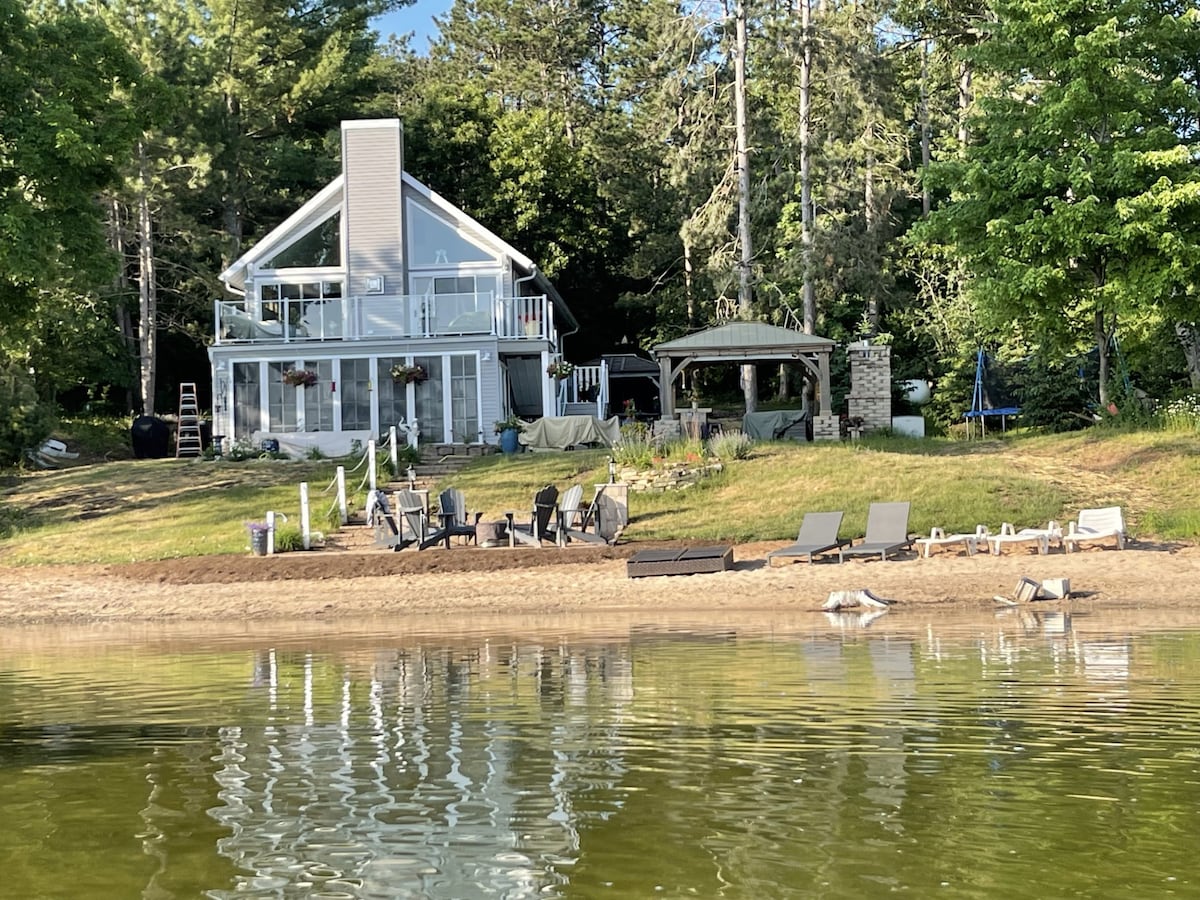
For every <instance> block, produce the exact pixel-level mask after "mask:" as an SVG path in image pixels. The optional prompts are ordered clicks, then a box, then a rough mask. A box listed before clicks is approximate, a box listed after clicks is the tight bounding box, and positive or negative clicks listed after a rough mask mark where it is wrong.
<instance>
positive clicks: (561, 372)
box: [546, 359, 575, 381]
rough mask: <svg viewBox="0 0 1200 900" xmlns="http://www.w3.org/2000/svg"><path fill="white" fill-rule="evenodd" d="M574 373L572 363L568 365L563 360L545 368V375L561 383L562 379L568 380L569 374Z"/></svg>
mask: <svg viewBox="0 0 1200 900" xmlns="http://www.w3.org/2000/svg"><path fill="white" fill-rule="evenodd" d="M574 371H575V365H574V363H569V362H567V361H566V360H565V359H560V360H556V361H555V362H552V363H550V365H548V366H547V367H546V374H547V375H550V376H553V377H554V378H557V379H558V380H559V381H562V380H563V379H564V378H570V377H571V373H572V372H574Z"/></svg>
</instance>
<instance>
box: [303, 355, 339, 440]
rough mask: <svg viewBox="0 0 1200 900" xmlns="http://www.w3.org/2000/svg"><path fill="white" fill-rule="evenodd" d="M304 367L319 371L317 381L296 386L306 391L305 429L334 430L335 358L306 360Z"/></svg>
mask: <svg viewBox="0 0 1200 900" xmlns="http://www.w3.org/2000/svg"><path fill="white" fill-rule="evenodd" d="M304 368H305V369H308V370H310V371H313V372H316V373H317V383H316V384H310V385H306V386H305V387H301V388H296V390H298V391H303V392H304V430H305V431H333V360H330V359H318V360H305V361H304Z"/></svg>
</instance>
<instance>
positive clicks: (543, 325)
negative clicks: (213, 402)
mask: <svg viewBox="0 0 1200 900" xmlns="http://www.w3.org/2000/svg"><path fill="white" fill-rule="evenodd" d="M215 321H216V343H217V344H255V343H261V344H269V343H274V344H278V343H284V344H287V343H309V342H313V341H374V340H381V339H410V340H418V339H428V338H439V337H463V336H469V335H492V336H494V337H497V338H500V339H501V340H511V341H544V342H550V343H551V345H552V346H556V345H557V344H558V333H557V330H556V329H555V325H554V318H553V315H552V311H551V303H550V300H549V299H548V298H547V297H546V296H545V295H541V296H536V297H500V298H496V297H494V296H493V295H492V294H490V293H489V294H423V295H420V296H417V295H409V294H389V295H382V294H381V295H378V296H376V295H367V296H358V297H337V298H328V297H327V298H324V299H315V300H313V299H281V300H277V301H270V302H266V301H264V302H259V303H256V302H255V301H254V300H250V299H246V300H234V301H225V300H218V301H217V302H216V310H215Z"/></svg>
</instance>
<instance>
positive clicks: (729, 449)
mask: <svg viewBox="0 0 1200 900" xmlns="http://www.w3.org/2000/svg"><path fill="white" fill-rule="evenodd" d="M753 449H754V439H753V438H751V437H750V436H749V435H748V434H742V432H740V431H731V432H729V433H727V434H726V433H722V434H718V435H714V436H713V437H711V438H709V440H708V451H709V453H711V454H712V455H713V456H715V457H716V458H717V459H747V458H748V457H749V456H750V453H751V451H752V450H753Z"/></svg>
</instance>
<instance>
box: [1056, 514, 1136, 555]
mask: <svg viewBox="0 0 1200 900" xmlns="http://www.w3.org/2000/svg"><path fill="white" fill-rule="evenodd" d="M1109 538H1116V541H1117V549H1118V550H1124V549H1125V516H1124V515H1123V514H1122V513H1121V507H1119V506H1105V507H1101V508H1100V509H1081V510H1080V511H1079V517H1078V518H1077V519H1076V520H1075V521H1074V522H1071V523H1070V525H1068V526H1067V533H1066V535H1065V536H1064V537H1063V543H1064V544H1065V545H1066V548H1067V552H1068V553H1070V552H1072V551H1074V550H1077V549H1079V545H1080V544H1083V543H1087V542H1088V541H1103V540H1108V539H1109Z"/></svg>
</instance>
